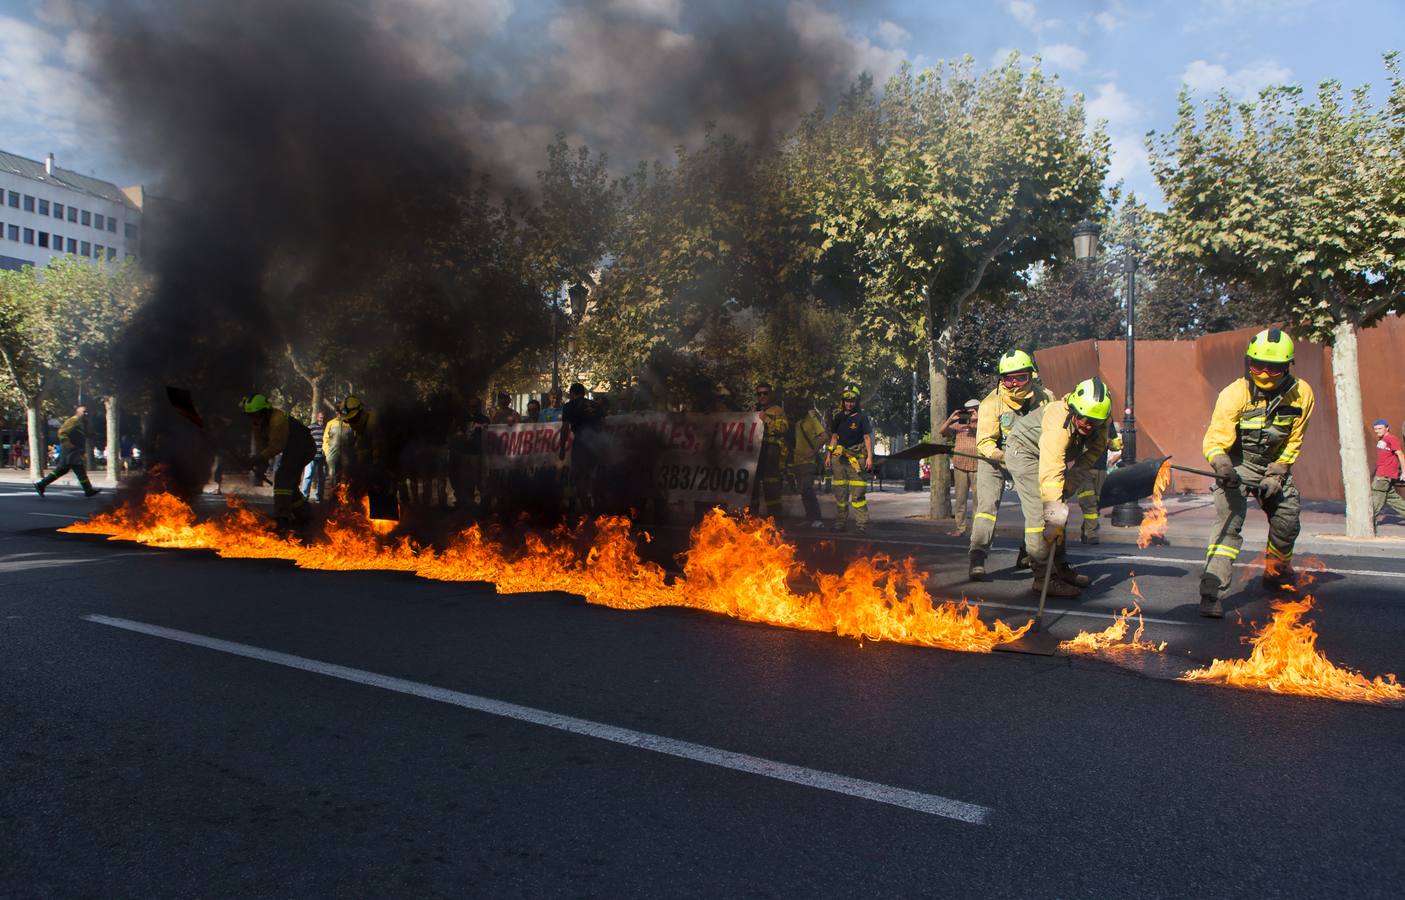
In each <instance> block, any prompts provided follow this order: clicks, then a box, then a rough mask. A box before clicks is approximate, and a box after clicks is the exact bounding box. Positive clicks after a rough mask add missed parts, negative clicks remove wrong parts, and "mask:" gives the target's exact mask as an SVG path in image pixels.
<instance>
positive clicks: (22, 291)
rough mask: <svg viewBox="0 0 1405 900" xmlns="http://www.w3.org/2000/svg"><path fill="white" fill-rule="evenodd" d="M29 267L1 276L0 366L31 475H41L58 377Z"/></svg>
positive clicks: (50, 324)
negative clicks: (22, 421)
mask: <svg viewBox="0 0 1405 900" xmlns="http://www.w3.org/2000/svg"><path fill="white" fill-rule="evenodd" d="M47 300H48V298H47V297H46V296H45V294H44V292H43V291H42V290H40V286H39V279H38V277H37V276H36V274H35V271H34V267H33V266H25V267H24V268H22V269H20V270H18V271H12V270H0V360H3V361H4V365H5V375H6V377H7V378H8V379H9V383H10V385H11V386H12V387H13V388H14V390H15V391H16V392H17V393H18V394H19V396H20V399H21V401H22V402H23V404H24V410H25V418H26V421H27V424H28V429H29V475H30V477H31V478H35V479H38V478H40V477H42V476H43V474H44V462H45V460H46V459H47V455H46V454H45V432H44V421H43V406H44V397H45V394H46V393H47V391H48V390H49V389H50V388H51V386H52V385H53V382H54V380H55V378H56V377H57V371H56V369H55V366H56V363H57V359H58V354H59V340H58V335H57V333H56V331H55V329H54V316H53V315H52V313H51V310H49V309H48V308H46V305H45V304H46V302H47Z"/></svg>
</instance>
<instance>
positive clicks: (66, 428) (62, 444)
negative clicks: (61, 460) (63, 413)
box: [59, 416, 88, 453]
mask: <svg viewBox="0 0 1405 900" xmlns="http://www.w3.org/2000/svg"><path fill="white" fill-rule="evenodd" d="M87 446H88V432H87V430H86V429H85V428H84V427H83V419H82V418H81V417H79V416H69V417H68V418H67V419H64V420H63V424H62V425H60V426H59V449H60V450H62V451H63V452H64V453H73V452H74V451H80V450H84V449H86V448H87Z"/></svg>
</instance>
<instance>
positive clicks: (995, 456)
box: [989, 450, 1005, 466]
mask: <svg viewBox="0 0 1405 900" xmlns="http://www.w3.org/2000/svg"><path fill="white" fill-rule="evenodd" d="M989 459H990V461H991V462H993V463H995V464H996V465H997V466H1002V465H1004V464H1005V451H1004V450H992V451H991V452H990V456H989Z"/></svg>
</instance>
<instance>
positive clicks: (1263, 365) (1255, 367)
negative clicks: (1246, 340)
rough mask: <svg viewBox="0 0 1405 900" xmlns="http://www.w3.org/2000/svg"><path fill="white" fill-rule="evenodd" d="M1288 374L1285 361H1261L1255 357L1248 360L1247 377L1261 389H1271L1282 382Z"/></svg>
mask: <svg viewBox="0 0 1405 900" xmlns="http://www.w3.org/2000/svg"><path fill="white" fill-rule="evenodd" d="M1287 376H1288V364H1287V363H1272V362H1261V361H1259V360H1256V359H1251V360H1249V378H1250V380H1252V381H1253V382H1254V387H1256V388H1258V389H1259V390H1261V391H1271V390H1273V389H1274V388H1276V387H1278V386H1279V385H1280V384H1282V383H1283V379H1284V378H1286V377H1287Z"/></svg>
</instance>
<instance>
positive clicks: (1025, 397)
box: [969, 350, 1054, 581]
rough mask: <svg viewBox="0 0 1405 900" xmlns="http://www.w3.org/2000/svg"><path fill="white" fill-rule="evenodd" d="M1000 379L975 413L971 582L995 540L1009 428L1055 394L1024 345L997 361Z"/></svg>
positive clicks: (1021, 561) (980, 574)
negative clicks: (1043, 381)
mask: <svg viewBox="0 0 1405 900" xmlns="http://www.w3.org/2000/svg"><path fill="white" fill-rule="evenodd" d="M996 369H997V373H998V374H999V376H1000V382H999V384H997V385H996V386H995V389H994V390H992V391H991V392H990V393H988V394H986V395H985V397H984V398H983V399H982V400H981V403H980V407H979V408H978V410H977V412H976V453H978V454H980V456H981V461H980V462H978V463H977V464H976V502H975V513H974V515H973V516H972V517H971V568H970V572H969V575H970V578H971V580H972V581H984V580H985V559H986V555H987V554H988V553H989V552H990V545H991V544H992V543H994V541H995V517H996V515H997V513H998V512H999V509H1000V497H1001V495H1002V494H1004V493H1005V470H1004V468H1003V467H1004V465H1005V444H1006V441H1007V440H1008V438H1009V434H1010V429H1012V428H1014V427H1015V425H1016V423H1018V422H1020V421H1021V420H1022V419H1024V418H1025V417H1026V416H1028V415H1029V414H1030V413H1032V412H1034V411H1035V410H1038V409H1040V408H1041V407H1043V406H1044V405H1045V404H1046V403H1049V402H1051V401H1052V400H1053V399H1054V395H1053V394H1051V393H1049V391H1048V390H1047V389H1046V388H1045V387H1044V385H1042V384H1040V383H1039V372H1038V371H1037V370H1036V369H1035V367H1034V359H1033V358H1032V357H1031V356H1030V355H1029V354H1028V353H1026V352H1024V351H1023V350H1011V351H1009V352H1007V353H1006V354H1005V355H1004V356H1002V357H1000V362H999V364H998V365H997V366H996ZM1025 559H1026V554H1025V547H1024V544H1023V543H1021V544H1020V552H1019V558H1018V559H1017V561H1016V562H1015V568H1017V569H1019V568H1023V567H1024V566H1025V565H1027V563H1026V561H1025Z"/></svg>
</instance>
